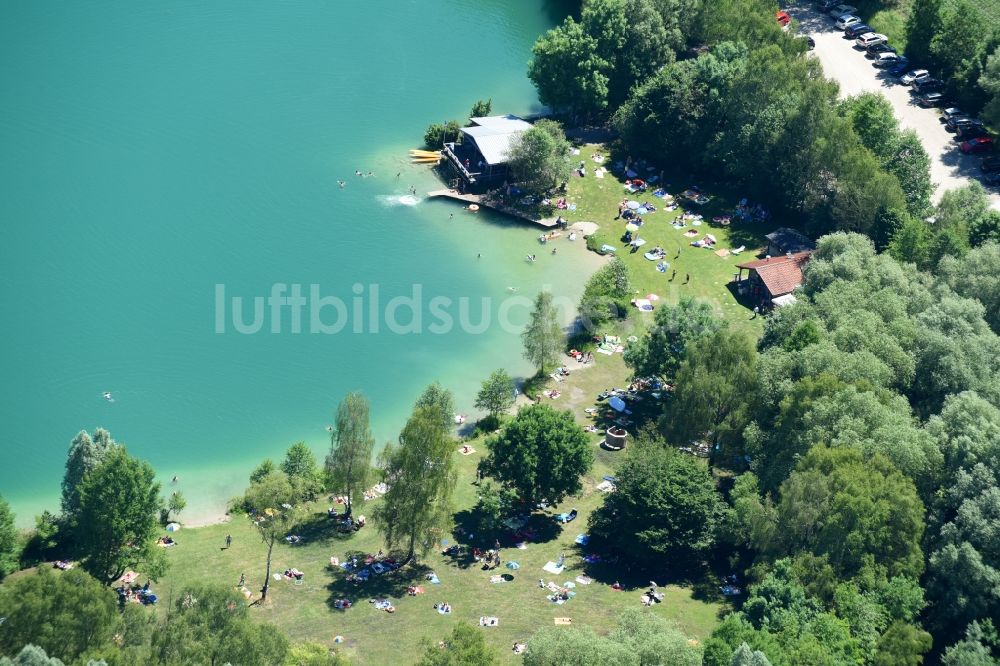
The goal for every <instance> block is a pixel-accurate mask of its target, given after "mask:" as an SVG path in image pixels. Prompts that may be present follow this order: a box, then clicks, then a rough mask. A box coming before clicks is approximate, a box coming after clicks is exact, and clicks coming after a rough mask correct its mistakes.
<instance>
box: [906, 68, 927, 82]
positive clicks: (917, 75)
mask: <svg viewBox="0 0 1000 666" xmlns="http://www.w3.org/2000/svg"><path fill="white" fill-rule="evenodd" d="M929 78H931V73H930V72H928V71H927V70H926V69H915V70H913V71H912V72H907V73H906V74H903V75H902V76H901V77H899V80H900V81H901V82H902V83H904V84H906V85H910V84H911V83H913V82H914V81H917V80H920V79H929Z"/></svg>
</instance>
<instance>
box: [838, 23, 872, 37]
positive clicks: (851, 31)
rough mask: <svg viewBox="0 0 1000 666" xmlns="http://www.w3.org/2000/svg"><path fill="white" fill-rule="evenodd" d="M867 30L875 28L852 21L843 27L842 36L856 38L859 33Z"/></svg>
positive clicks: (861, 33) (870, 30)
mask: <svg viewBox="0 0 1000 666" xmlns="http://www.w3.org/2000/svg"><path fill="white" fill-rule="evenodd" d="M868 32H875V28H873V27H871V26H870V25H868V24H867V23H853V24H851V25H849V26H847V27H846V28H845V29H844V37H850V38H851V39H857V38H858V37H860V36H861V35H863V34H865V33H868Z"/></svg>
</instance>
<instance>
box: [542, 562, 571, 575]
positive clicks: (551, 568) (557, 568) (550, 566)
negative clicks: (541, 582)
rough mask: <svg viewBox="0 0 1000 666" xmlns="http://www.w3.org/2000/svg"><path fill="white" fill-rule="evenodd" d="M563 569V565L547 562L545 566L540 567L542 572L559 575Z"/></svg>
mask: <svg viewBox="0 0 1000 666" xmlns="http://www.w3.org/2000/svg"><path fill="white" fill-rule="evenodd" d="M565 568H566V567H565V566H564V565H559V564H556V563H555V562H552V561H549V562H547V563H546V564H545V566H544V567H542V569H543V570H545V571H548V572H549V573H553V574H561V573H562V572H563V569H565Z"/></svg>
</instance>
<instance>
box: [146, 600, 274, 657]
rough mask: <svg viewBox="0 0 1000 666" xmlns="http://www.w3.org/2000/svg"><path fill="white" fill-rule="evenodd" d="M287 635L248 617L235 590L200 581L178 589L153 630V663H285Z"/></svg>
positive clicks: (245, 606)
mask: <svg viewBox="0 0 1000 666" xmlns="http://www.w3.org/2000/svg"><path fill="white" fill-rule="evenodd" d="M287 653H288V639H287V638H285V636H284V634H282V632H281V630H280V629H278V627H276V626H275V625H273V624H266V623H259V622H254V621H253V620H251V619H250V617H249V614H248V609H247V605H246V602H245V601H244V600H243V597H242V596H241V595H240V592H239V590H236V589H235V588H230V587H226V586H223V585H218V584H201V585H194V586H191V587H188V588H186V589H184V590H183V591H181V593H180V595H179V596H178V597H177V600H176V602H175V603H174V607H173V608H172V609H171V612H170V621H169V622H165V623H164V624H163V625H162V626H161V627H159V628H158V629H157V631H156V632H154V634H153V640H152V654H153V661H154V663H161V664H255V665H259V666H265V665H270V664H282V663H285V655H286V654H287Z"/></svg>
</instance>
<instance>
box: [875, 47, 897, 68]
mask: <svg viewBox="0 0 1000 666" xmlns="http://www.w3.org/2000/svg"><path fill="white" fill-rule="evenodd" d="M900 57H901V56H900V55H899V54H898V53H896V52H895V51H886V52H884V53H878V54H876V55H875V58H874V59H873V60H872V65H874V66H875V67H881V68H886V67H894V66H896V65H898V64H899V59H900Z"/></svg>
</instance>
